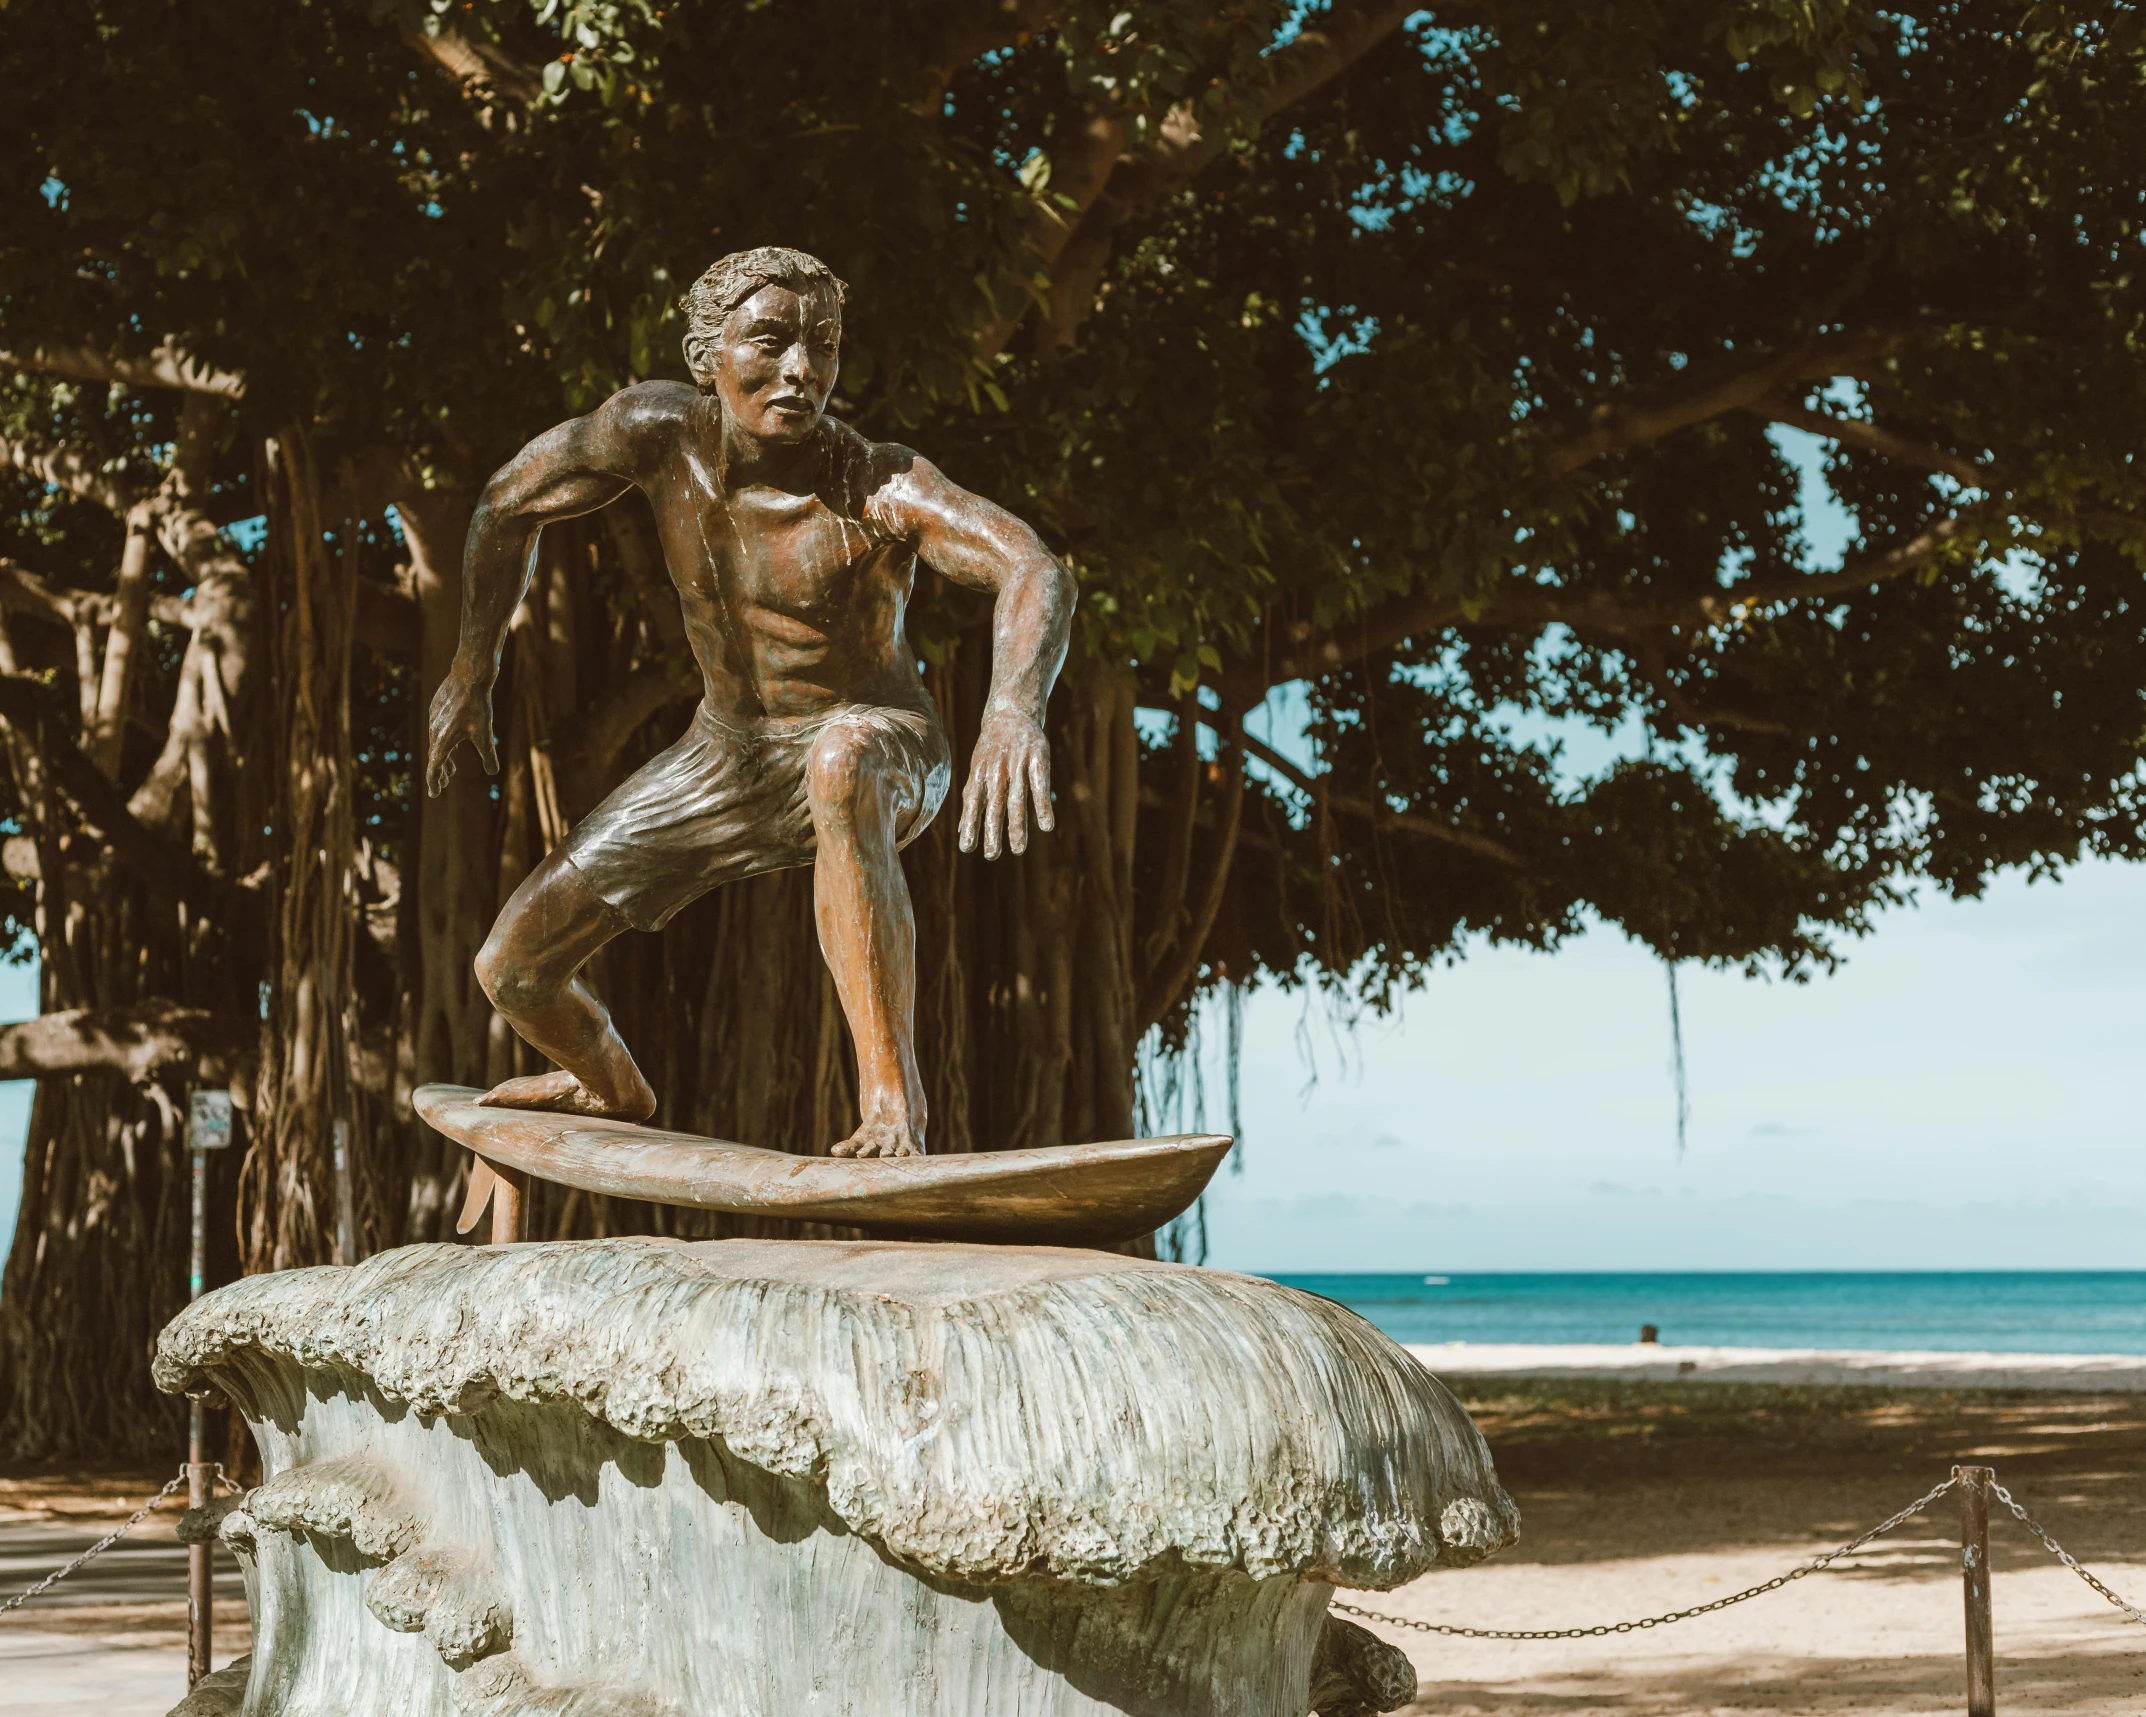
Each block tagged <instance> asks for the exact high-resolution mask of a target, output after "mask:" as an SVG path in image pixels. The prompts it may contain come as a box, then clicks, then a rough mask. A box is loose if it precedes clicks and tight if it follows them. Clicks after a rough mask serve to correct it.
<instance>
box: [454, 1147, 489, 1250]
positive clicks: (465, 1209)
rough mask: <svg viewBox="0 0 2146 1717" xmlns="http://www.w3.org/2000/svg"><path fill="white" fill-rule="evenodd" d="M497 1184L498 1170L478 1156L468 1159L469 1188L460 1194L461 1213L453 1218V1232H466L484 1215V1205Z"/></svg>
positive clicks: (487, 1202)
mask: <svg viewBox="0 0 2146 1717" xmlns="http://www.w3.org/2000/svg"><path fill="white" fill-rule="evenodd" d="M498 1185H499V1172H498V1170H496V1169H494V1168H493V1167H492V1165H491V1164H490V1163H488V1162H486V1161H485V1160H484V1158H482V1157H480V1156H474V1155H473V1156H471V1158H470V1159H469V1190H468V1191H467V1192H465V1193H464V1194H463V1195H462V1214H461V1215H460V1216H458V1217H456V1218H455V1232H456V1233H457V1234H467V1233H468V1232H469V1231H470V1230H471V1229H472V1228H474V1227H476V1226H477V1223H478V1221H479V1219H480V1218H481V1217H482V1216H483V1215H484V1212H485V1207H486V1206H487V1205H489V1204H490V1203H491V1202H492V1191H493V1189H494V1188H495V1187H497V1186H498Z"/></svg>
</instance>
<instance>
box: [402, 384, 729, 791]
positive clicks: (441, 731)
mask: <svg viewBox="0 0 2146 1717" xmlns="http://www.w3.org/2000/svg"><path fill="white" fill-rule="evenodd" d="M690 392H691V390H689V389H680V388H677V387H675V386H674V385H672V384H666V383H661V382H656V383H643V384H642V385H641V386H638V387H631V388H628V389H626V390H625V391H624V392H623V393H617V394H613V395H612V396H611V398H610V399H608V400H606V401H605V402H604V403H603V404H602V405H600V406H598V407H597V408H596V409H595V410H594V411H592V412H590V413H589V415H588V416H586V417H577V418H575V419H574V420H573V421H572V422H570V423H562V424H560V425H559V426H558V427H557V428H556V429H548V430H546V431H545V432H544V433H543V434H542V435H540V436H538V437H537V438H536V439H535V440H534V441H532V442H530V443H529V445H528V446H527V447H524V448H523V449H522V450H521V451H520V452H519V453H517V454H516V455H515V456H514V457H513V458H512V459H510V460H508V461H507V463H506V464H504V465H503V466H501V467H500V468H499V470H498V471H497V472H495V473H494V474H493V477H492V480H491V481H490V482H489V483H487V484H486V485H485V486H484V494H483V495H482V496H481V497H480V498H479V499H478V502H477V510H476V511H475V513H473V514H472V515H471V517H470V523H469V541H468V543H467V545H466V547H465V548H464V550H463V555H462V635H461V638H460V640H459V641H458V643H457V645H456V647H455V656H454V662H453V664H452V665H451V666H450V667H449V668H448V670H447V677H446V678H445V679H443V680H442V681H441V682H440V689H439V691H438V693H437V694H436V695H435V696H434V698H433V700H432V719H431V724H430V726H431V731H430V735H429V738H430V745H429V746H428V755H427V766H426V785H427V787H428V788H429V790H430V791H431V792H432V793H434V794H437V793H438V792H439V791H440V790H441V789H442V788H444V787H445V786H446V785H447V783H448V782H449V781H450V780H452V779H453V778H454V772H455V753H456V752H457V751H458V750H459V749H460V748H461V744H462V742H463V741H464V740H465V739H466V740H468V741H469V742H470V744H471V746H472V747H473V748H474V749H475V750H476V753H477V756H478V759H479V761H481V762H482V763H483V764H484V767H485V771H486V773H487V774H494V775H496V774H497V773H498V772H499V752H498V747H497V744H496V743H495V741H494V739H493V734H492V686H493V683H494V682H495V681H496V680H497V679H498V678H499V661H500V656H501V655H502V653H503V652H504V651H505V649H506V643H507V626H508V623H509V622H510V621H512V619H513V618H514V609H515V606H516V604H518V603H519V602H520V601H521V599H522V596H523V594H524V593H525V592H526V591H527V590H528V588H529V578H530V573H531V570H532V566H533V560H532V555H531V550H532V548H533V547H534V545H535V540H536V534H537V532H538V531H540V530H541V529H543V527H544V526H546V525H548V524H551V523H553V522H555V521H556V520H559V519H571V518H575V517H578V516H579V515H580V514H582V513H592V512H594V511H595V510H596V509H597V508H598V507H601V506H604V505H606V504H607V503H609V502H611V501H615V500H617V499H618V497H619V496H620V495H622V494H624V493H625V492H626V490H627V489H629V488H631V487H632V486H633V484H634V483H635V482H636V481H637V480H638V479H639V478H640V477H641V475H642V474H643V473H644V472H645V471H646V470H647V468H648V466H649V465H650V463H651V462H652V457H653V456H654V455H655V453H656V451H657V444H658V443H660V442H661V441H662V439H663V438H664V433H665V431H666V430H667V429H668V428H670V427H671V426H672V425H673V424H674V423H675V421H676V416H677V412H676V409H675V408H676V405H677V402H676V401H675V400H674V399H673V398H672V397H671V396H672V395H673V394H678V393H684V394H687V395H688V396H690Z"/></svg>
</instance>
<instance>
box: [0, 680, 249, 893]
mask: <svg viewBox="0 0 2146 1717" xmlns="http://www.w3.org/2000/svg"><path fill="white" fill-rule="evenodd" d="M0 724H4V725H5V726H7V727H9V728H12V729H13V730H14V731H15V732H16V733H17V734H19V735H20V736H21V737H22V738H23V739H25V740H26V741H27V742H28V743H29V744H30V745H31V746H32V747H33V748H34V749H35V750H36V751H37V753H38V756H39V757H40V759H41V760H42V761H43V763H44V765H45V767H46V769H47V770H49V771H50V775H51V781H52V785H53V786H54V788H56V789H57V790H58V792H59V794H60V796H61V797H62V798H64V799H65V800H66V801H67V802H68V804H69V805H70V806H71V807H72V808H73V810H74V813H75V815H76V817H77V818H79V819H80V821H81V822H82V823H83V824H84V825H85V826H87V827H88V828H90V829H92V830H94V831H95V832H96V833H97V834H98V835H99V836H100V837H101V838H102V839H103V840H104V842H105V844H106V845H107V846H109V847H110V848H111V849H112V853H113V856H115V857H116V858H117V859H118V860H119V862H120V863H121V864H123V865H125V866H126V867H127V868H128V869H129V870H131V871H133V872H134V874H135V875H136V876H138V877H139V878H141V880H142V882H143V884H144V885H145V886H146V887H147V888H148V890H149V892H150V893H151V895H153V896H155V897H156V898H157V899H158V900H159V901H161V902H163V903H164V904H166V905H171V906H176V905H178V904H180V903H182V902H183V903H184V904H185V905H186V906H187V907H188V908H189V909H190V910H191V911H193V912H194V913H196V914H198V915H199V916H201V917H203V918H211V919H224V918H227V917H228V916H229V913H230V904H231V902H230V897H231V892H232V891H231V890H230V889H229V888H227V887H226V886H225V885H224V884H223V883H222V882H220V881H219V880H218V879H217V878H215V877H213V876H211V875H210V874H209V873H208V872H207V871H205V870H203V869H202V868H201V867H200V866H199V865H198V864H196V863H195V862H194V860H193V857H192V855H190V854H188V853H185V852H182V851H180V850H179V849H178V848H176V847H174V846H172V845H171V844H170V843H169V842H168V841H166V840H165V839H164V838H163V837H162V836H160V835H158V834H156V833H155V832H154V831H153V830H151V829H150V828H148V827H147V826H146V825H145V824H143V823H142V822H141V821H140V820H139V819H137V818H136V817H135V815H134V813H133V812H131V811H130V810H128V809H127V801H126V798H125V796H124V795H122V794H121V792H120V790H119V788H118V787H116V786H115V785H114V784H113V783H111V782H110V781H107V780H106V779H105V778H104V776H103V775H102V774H101V773H99V771H98V769H97V766H96V764H95V763H93V762H92V761H91V760H90V758H89V756H88V754H87V753H85V752H84V751H83V750H82V749H81V748H80V747H79V746H77V745H75V744H73V743H72V742H71V741H70V740H68V739H65V738H60V739H57V740H55V739H54V738H53V737H52V729H53V727H54V726H55V725H58V726H59V727H60V730H61V732H63V733H64V732H66V731H68V730H69V729H71V728H72V727H73V725H74V724H73V722H72V721H71V720H70V719H69V718H68V717H67V715H66V714H65V713H64V712H63V711H62V710H61V709H60V708H58V707H56V699H55V696H54V694H53V691H52V688H51V687H50V686H48V685H46V684H45V683H44V681H42V680H39V679H33V678H31V677H30V676H29V675H27V674H0Z"/></svg>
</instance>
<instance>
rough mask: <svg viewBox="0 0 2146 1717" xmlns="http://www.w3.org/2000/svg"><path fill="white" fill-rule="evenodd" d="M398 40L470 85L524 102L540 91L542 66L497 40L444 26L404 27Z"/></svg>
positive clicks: (533, 97) (536, 95) (542, 86)
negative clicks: (433, 30) (433, 29)
mask: <svg viewBox="0 0 2146 1717" xmlns="http://www.w3.org/2000/svg"><path fill="white" fill-rule="evenodd" d="M402 40H403V45H404V46H405V47H408V48H409V49H411V50H412V51H413V52H414V53H416V54H418V55H419V56H420V57H422V58H424V59H428V60H430V61H431V62H432V63H433V64H434V65H436V66H438V67H440V69H441V70H443V71H445V72H446V73H447V74H448V75H449V76H451V77H454V78H456V79H458V80H459V81H461V82H462V83H465V84H469V85H471V86H472V87H474V88H478V89H489V90H492V91H495V92H496V93H498V94H500V95H503V96H506V97H508V98H510V99H511V100H514V101H519V102H524V103H527V102H532V101H535V100H536V98H537V97H538V96H540V95H542V94H543V93H544V68H543V67H542V66H533V65H530V64H529V63H528V62H526V61H524V60H518V59H516V58H515V57H514V56H513V55H512V54H510V53H508V52H507V51H506V49H504V48H502V47H501V46H499V44H498V43H496V42H487V41H485V40H484V39H483V38H482V37H480V36H465V35H463V34H461V33H460V32H459V31H456V30H448V29H442V30H441V31H439V32H438V34H436V35H433V34H428V33H427V32H425V31H423V30H404V31H403V33H402Z"/></svg>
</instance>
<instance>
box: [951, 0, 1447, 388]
mask: <svg viewBox="0 0 2146 1717" xmlns="http://www.w3.org/2000/svg"><path fill="white" fill-rule="evenodd" d="M1453 9H1456V8H1454V7H1450V6H1449V7H1445V8H1441V10H1453ZM1458 9H1462V10H1465V9H1467V7H1466V5H1465V4H1462V5H1461V6H1460V7H1459V8H1458ZM1422 10H1423V7H1422V6H1421V5H1420V4H1409V3H1406V0H1399V3H1397V0H1366V3H1365V4H1361V5H1342V6H1335V7H1334V8H1332V9H1331V10H1330V11H1328V12H1327V13H1325V14H1324V15H1323V16H1322V17H1320V18H1318V19H1315V20H1314V21H1313V22H1312V23H1310V24H1308V25H1307V26H1306V27H1305V28H1304V29H1302V30H1300V31H1299V32H1298V33H1297V35H1296V37H1295V38H1294V39H1293V40H1291V41H1290V42H1289V43H1287V44H1286V45H1285V46H1283V47H1280V48H1277V49H1276V50H1275V51H1274V52H1273V53H1271V54H1267V55H1265V56H1263V57H1262V58H1261V59H1260V61H1259V70H1258V74H1257V75H1258V78H1259V82H1258V83H1256V84H1254V85H1252V86H1250V87H1247V88H1246V89H1244V90H1243V91H1242V92H1241V94H1242V97H1243V104H1244V111H1245V116H1246V118H1245V128H1246V129H1250V130H1256V129H1257V128H1258V127H1259V126H1261V125H1263V124H1265V123H1266V121H1268V120H1269V119H1271V118H1273V117H1274V116H1275V115H1276V114H1277V113H1280V112H1281V111H1282V110H1283V109H1284V108H1287V107H1289V106H1291V105H1293V104H1294V103H1296V102H1299V101H1302V100H1303V99H1304V98H1305V97H1306V96H1308V95H1311V94H1312V93H1314V92H1315V91H1317V90H1319V89H1321V88H1323V87H1324V86H1325V85H1326V84H1328V83H1330V82H1331V81H1332V80H1333V79H1334V78H1336V77H1338V76H1340V75H1341V73H1343V72H1344V71H1346V70H1348V68H1349V67H1350V66H1352V65H1354V64H1355V63H1356V62H1357V61H1358V60H1359V59H1361V58H1362V57H1363V56H1364V55H1365V54H1366V53H1368V52H1369V51H1370V50H1371V49H1372V48H1374V47H1375V46H1377V45H1378V44H1379V43H1380V42H1382V41H1384V40H1385V39H1386V38H1387V37H1388V36H1390V35H1392V34H1393V33H1394V32H1395V31H1396V30H1398V29H1399V28H1400V27H1401V26H1402V24H1403V23H1405V22H1406V21H1407V20H1408V19H1409V18H1410V17H1411V16H1413V15H1414V14H1415V13H1417V12H1420V11H1422ZM1203 94H1204V92H1203ZM1199 107H1200V100H1199V98H1196V97H1187V98H1186V99H1184V100H1182V101H1180V102H1178V103H1177V104H1176V105H1175V106H1174V107H1172V108H1171V109H1170V111H1169V112H1168V113H1166V114H1165V115H1164V116H1163V118H1162V121H1161V123H1160V124H1159V125H1157V126H1156V128H1155V138H1154V141H1153V142H1151V143H1149V144H1148V145H1146V146H1145V147H1144V148H1142V149H1141V150H1140V151H1139V152H1138V153H1136V154H1132V155H1121V154H1120V152H1119V151H1120V149H1121V148H1122V139H1123V136H1124V133H1125V128H1124V126H1123V125H1122V124H1119V125H1118V127H1117V131H1118V137H1119V139H1120V142H1119V144H1118V145H1117V146H1114V147H1113V148H1112V149H1111V152H1110V157H1109V159H1108V161H1107V162H1106V163H1103V165H1104V168H1105V171H1104V173H1103V175H1102V176H1101V177H1100V178H1098V177H1097V176H1096V174H1095V167H1096V166H1097V164H1098V163H1097V162H1096V160H1095V159H1094V157H1093V155H1092V153H1084V154H1083V156H1082V172H1081V184H1082V188H1083V190H1084V191H1085V193H1086V194H1085V195H1083V194H1081V192H1072V193H1070V194H1071V195H1072V196H1073V200H1074V202H1075V203H1076V205H1077V208H1076V210H1075V212H1074V215H1073V217H1072V219H1071V220H1070V221H1068V220H1067V219H1066V218H1065V217H1064V216H1063V215H1061V214H1059V213H1058V212H1057V211H1055V210H1052V211H1050V218H1051V219H1052V220H1054V221H1056V222H1057V223H1058V225H1059V226H1060V227H1061V228H1062V229H1063V230H1061V231H1056V232H1053V233H1051V234H1050V235H1049V242H1048V243H1047V244H1041V243H1036V242H1035V240H1034V239H1033V238H1032V239H1031V245H1032V248H1034V249H1035V250H1036V252H1037V255H1038V256H1039V258H1041V260H1042V261H1043V263H1044V265H1045V267H1046V268H1047V269H1048V270H1049V271H1050V276H1051V281H1050V288H1049V291H1048V292H1047V294H1046V296H1045V304H1044V311H1043V318H1044V319H1043V327H1042V343H1043V344H1045V345H1047V346H1055V347H1059V348H1063V347H1067V346H1070V345H1071V344H1072V343H1073V340H1074V338H1075V336H1076V335H1077V334H1078V333H1079V331H1080V327H1081V324H1082V323H1083V322H1085V321H1086V320H1087V319H1088V315H1089V313H1090V311H1091V310H1092V309H1093V308H1094V304H1095V294H1096V288H1097V286H1098V285H1099V284H1100V282H1101V280H1102V278H1103V271H1104V270H1105V269H1107V268H1108V267H1109V266H1110V258H1111V256H1112V254H1113V252H1114V251H1115V249H1116V245H1117V233H1118V230H1119V229H1120V228H1122V227H1123V226H1125V225H1126V224H1127V223H1128V222H1130V221H1132V220H1134V219H1137V218H1138V217H1139V216H1141V215H1144V214H1146V213H1147V212H1148V211H1150V210H1151V209H1154V208H1155V207H1157V206H1158V205H1159V204H1161V203H1162V202H1164V201H1165V200H1167V199H1168V198H1169V197H1171V196H1174V195H1175V194H1176V193H1177V192H1178V191H1180V190H1182V189H1184V187H1185V186H1186V185H1188V184H1190V183H1191V182H1192V180H1193V179H1194V178H1196V177H1197V176H1198V175H1199V173H1200V171H1201V170H1202V169H1203V168H1205V167H1206V166H1207V165H1208V164H1209V163H1210V162H1212V161H1213V160H1214V159H1215V158H1216V157H1217V156H1218V155H1220V154H1221V153H1222V151H1223V150H1224V149H1225V148H1227V147H1228V145H1229V143H1230V141H1231V138H1232V136H1234V135H1237V134H1238V133H1237V132H1236V131H1235V130H1234V129H1231V128H1219V127H1218V128H1216V129H1213V130H1209V129H1208V128H1206V127H1205V126H1203V125H1202V124H1201V122H1200V118H1199ZM1052 167H1053V178H1052V184H1051V187H1050V189H1051V190H1052V191H1054V192H1056V191H1059V190H1061V189H1063V188H1064V187H1061V186H1060V185H1059V183H1058V182H1057V180H1058V171H1057V169H1058V163H1057V160H1056V158H1055V157H1054V158H1053V162H1052ZM1039 206H1040V204H1039ZM1014 320H1015V321H1016V322H1017V321H1018V320H1019V318H1018V317H1016V318H1015V319H1014ZM1012 326H1013V325H1012V324H1011V323H1009V324H1006V325H1004V327H1003V329H1002V330H1001V329H994V330H993V333H994V334H995V335H996V343H995V344H993V343H991V342H990V341H989V340H987V341H986V343H985V356H987V357H988V356H990V355H991V354H992V353H993V352H996V351H997V350H998V349H999V348H1000V347H1001V346H1003V345H1004V343H1005V339H1006V337H1008V336H1010V334H1011V333H1012Z"/></svg>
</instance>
